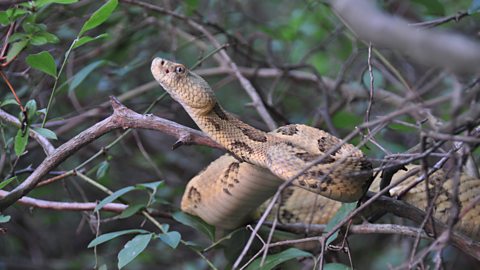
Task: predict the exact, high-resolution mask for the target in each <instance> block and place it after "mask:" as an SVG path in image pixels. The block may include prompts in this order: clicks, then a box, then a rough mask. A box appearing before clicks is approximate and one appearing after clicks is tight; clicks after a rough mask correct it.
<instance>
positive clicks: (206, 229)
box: [172, 212, 215, 241]
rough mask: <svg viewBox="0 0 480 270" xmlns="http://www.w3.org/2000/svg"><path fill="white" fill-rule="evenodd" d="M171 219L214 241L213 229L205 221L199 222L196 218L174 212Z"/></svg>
mask: <svg viewBox="0 0 480 270" xmlns="http://www.w3.org/2000/svg"><path fill="white" fill-rule="evenodd" d="M172 217H173V219H175V220H176V221H178V222H180V223H182V224H183V225H186V226H189V227H192V228H194V229H196V230H198V231H200V232H202V233H204V234H205V235H207V236H208V238H210V240H212V241H214V239H215V227H214V226H212V225H210V224H208V223H206V222H205V221H203V220H201V219H200V218H198V217H195V216H192V215H189V214H186V213H184V212H175V213H173V215H172Z"/></svg>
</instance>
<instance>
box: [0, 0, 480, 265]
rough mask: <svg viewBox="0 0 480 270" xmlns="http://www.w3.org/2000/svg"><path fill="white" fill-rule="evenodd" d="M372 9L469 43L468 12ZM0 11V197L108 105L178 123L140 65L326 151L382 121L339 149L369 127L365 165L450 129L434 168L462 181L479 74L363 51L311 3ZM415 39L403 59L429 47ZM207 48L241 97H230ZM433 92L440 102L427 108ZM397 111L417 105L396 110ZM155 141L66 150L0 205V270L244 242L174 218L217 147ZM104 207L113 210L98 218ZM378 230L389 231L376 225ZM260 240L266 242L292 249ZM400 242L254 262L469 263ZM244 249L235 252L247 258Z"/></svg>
mask: <svg viewBox="0 0 480 270" xmlns="http://www.w3.org/2000/svg"><path fill="white" fill-rule="evenodd" d="M343 2H349V1H343ZM350 2H351V3H349V5H354V4H353V2H355V1H350ZM363 2H364V1H358V3H363ZM347 4H348V3H347ZM355 4H357V3H355ZM377 4H378V6H379V8H380V9H381V10H382V11H383V12H385V13H386V14H388V17H390V16H399V17H403V18H405V19H407V20H409V21H410V22H412V24H411V25H410V26H409V27H411V28H412V29H418V30H419V31H420V30H424V29H428V30H427V31H437V30H441V31H448V32H446V33H447V34H446V35H451V37H452V39H455V37H456V36H455V34H453V32H457V33H460V34H462V35H464V36H468V37H469V38H470V39H477V40H478V34H479V30H480V29H479V17H478V14H477V13H476V11H477V10H478V7H479V6H480V4H479V2H478V1H471V0H465V1H441V0H415V1H395V0H392V1H378V2H377ZM0 7H1V11H0V24H1V26H2V28H1V33H2V36H1V37H2V39H1V42H2V44H1V45H2V46H1V48H2V50H1V51H0V53H1V55H0V56H1V58H0V61H1V65H2V66H1V69H0V72H1V75H2V79H1V80H0V84H1V91H0V192H1V193H0V198H3V197H5V196H6V195H7V194H8V192H7V191H11V190H13V189H14V188H15V187H18V186H19V185H20V184H21V183H22V182H23V181H25V179H27V177H29V176H30V177H32V175H34V174H35V172H36V171H37V169H38V168H39V167H40V166H41V164H42V162H44V161H45V160H46V156H47V155H52V154H54V147H59V146H61V145H63V144H64V143H66V142H67V141H68V140H70V139H71V138H73V137H74V136H76V135H77V134H80V133H81V132H82V131H85V130H86V129H87V128H89V127H91V126H92V125H94V124H95V123H98V122H100V121H101V120H103V119H105V118H107V117H108V116H110V115H111V114H112V108H111V106H110V103H109V96H115V97H118V98H119V99H120V101H121V102H122V103H123V104H124V105H125V106H127V107H128V108H130V109H132V110H134V111H135V112H138V113H144V112H149V113H152V114H154V115H156V116H159V117H161V118H165V119H170V120H172V121H175V122H176V123H179V124H182V125H185V126H188V127H193V128H195V125H194V123H193V122H192V120H191V119H190V118H189V116H188V115H187V114H186V113H185V112H184V110H183V109H182V108H181V106H180V105H179V104H177V103H175V102H173V101H172V100H171V99H170V98H169V97H165V96H164V95H163V94H164V91H163V90H162V89H161V87H160V86H158V85H157V84H156V83H155V82H152V80H153V78H152V76H151V74H150V63H151V60H152V59H153V58H154V57H155V56H161V57H165V58H167V59H173V60H176V61H178V62H182V63H184V64H186V65H187V66H192V65H196V68H195V72H197V73H198V74H201V75H202V76H203V77H204V78H205V79H206V80H207V81H208V82H209V83H210V84H211V86H212V87H213V89H214V90H215V91H216V93H217V95H218V98H219V100H221V103H222V104H223V106H224V107H225V108H226V109H228V110H229V111H231V112H233V113H234V114H236V115H238V116H239V117H240V118H241V119H243V120H245V121H246V122H248V123H250V124H252V125H254V126H256V127H258V128H260V129H263V130H271V129H272V128H274V127H275V126H276V125H278V126H280V125H283V124H286V123H305V124H308V125H311V126H315V127H318V128H321V129H324V130H327V131H329V132H330V133H332V134H334V135H337V136H338V137H341V138H343V137H345V136H346V135H347V134H349V132H351V131H352V130H354V129H355V128H356V127H358V126H361V125H362V124H364V123H366V122H368V121H369V120H370V121H372V120H377V119H380V118H381V117H385V116H387V118H383V119H385V120H384V121H381V122H379V123H378V124H377V125H372V126H369V127H370V128H371V129H370V130H368V131H366V130H363V131H362V132H365V133H361V134H359V136H356V137H355V138H354V139H352V140H351V143H354V144H358V143H359V142H360V141H361V140H362V139H363V138H364V137H363V135H366V134H367V133H369V132H372V134H373V135H374V137H373V138H372V139H371V140H369V141H368V142H367V144H366V145H364V146H362V150H363V151H364V152H365V153H366V154H367V155H368V157H369V158H371V159H372V160H373V161H374V162H375V166H376V167H379V166H381V164H382V161H385V160H387V159H390V158H404V159H407V158H412V159H413V160H417V161H418V160H419V159H420V158H421V157H422V156H421V154H422V153H423V151H426V149H419V148H418V147H417V148H413V147H415V146H418V145H419V143H420V142H421V139H422V138H425V137H428V138H431V139H433V140H436V141H435V142H440V141H441V142H444V141H448V140H449V139H448V138H447V139H445V137H442V138H441V137H439V136H436V135H438V134H440V135H443V134H457V135H462V136H464V137H462V138H464V139H465V138H467V137H468V138H471V139H470V141H467V143H468V147H466V148H463V149H465V151H463V152H462V153H461V154H459V155H458V156H455V157H454V158H451V159H450V160H449V162H447V165H446V166H449V165H448V164H450V167H455V164H456V163H455V160H456V159H459V160H462V161H464V162H465V163H467V164H468V165H469V166H470V167H469V168H470V169H469V172H472V171H473V172H475V171H476V167H475V166H474V165H475V162H474V161H475V160H476V159H477V158H478V153H479V152H478V150H477V148H476V146H477V144H478V131H477V130H476V128H477V125H478V123H477V120H478V111H479V108H478V106H479V105H478V104H477V99H478V91H477V90H478V89H477V88H478V85H477V83H478V77H475V76H478V74H479V73H478V72H479V68H475V67H474V68H470V66H471V65H469V63H463V62H461V63H460V64H459V65H457V63H456V62H455V63H454V62H453V61H451V62H450V63H447V64H442V63H441V61H442V59H443V58H445V59H449V58H448V57H447V56H448V55H436V56H435V55H434V56H429V58H430V59H431V60H432V61H430V62H429V61H424V60H422V59H420V60H419V58H417V57H412V56H411V55H410V56H409V50H404V51H402V49H401V48H393V49H392V48H390V47H388V46H386V45H385V44H381V45H383V46H381V45H380V46H377V43H378V42H377V41H373V46H371V47H369V42H368V41H363V40H362V39H359V38H357V36H356V35H355V34H354V33H353V32H352V31H351V30H350V29H349V27H347V26H346V21H345V18H342V19H340V17H341V16H339V13H340V14H342V13H341V12H340V11H339V9H338V7H335V6H334V5H333V6H332V5H331V4H329V3H327V2H324V1H215V0H206V1H202V0H188V1H168V0H165V1H149V2H147V1H136V0H124V1H119V2H118V3H117V1H115V0H109V1H90V0H84V1H75V0H37V1H0ZM336 8H337V9H336ZM359 11H361V10H359ZM362 16H363V15H362ZM373 19H374V18H372V21H373ZM347 25H348V20H347ZM432 29H433V30H432ZM421 33H422V32H421ZM381 38H382V37H380V39H381ZM384 39H385V42H388V39H389V38H388V37H385V38H384ZM214 41H215V42H217V43H218V44H215V42H214ZM462 41H464V40H462ZM447 43H448V42H447ZM422 44H423V43H419V44H417V45H415V46H416V47H415V48H418V50H419V51H421V52H422V53H423V52H428V51H429V48H422V47H421V46H422ZM219 45H220V47H221V48H223V49H225V51H226V53H227V56H228V57H229V58H231V60H232V61H233V62H234V63H235V64H236V66H237V67H238V71H239V73H240V74H242V75H241V76H244V77H246V78H248V80H249V82H250V83H251V84H252V86H253V87H254V91H253V92H250V93H249V92H248V91H245V84H244V83H243V84H242V83H240V80H239V78H240V77H241V76H240V77H239V75H238V74H237V75H235V74H234V72H233V71H235V67H234V66H232V65H231V63H230V62H229V61H230V60H229V59H228V58H226V57H225V55H222V54H221V53H220V50H219V48H218V47H219ZM424 46H427V45H425V44H424ZM445 46H446V47H447V46H448V44H445ZM432 50H433V49H432ZM458 53H459V55H460V54H461V53H462V51H461V50H458ZM436 58H438V59H436ZM437 60H438V61H437ZM470 60H475V59H470ZM437 62H438V63H437ZM476 63H479V62H476ZM478 66H480V65H478ZM457 67H458V68H457ZM13 92H15V93H16V96H18V98H16V97H15V95H14V94H13ZM438 97H445V98H444V100H441V101H438V102H435V100H436V98H438ZM252 100H253V101H254V102H252ZM412 105H418V106H417V107H415V108H413V107H412V108H413V109H411V110H405V108H410V107H408V106H412ZM262 108H263V109H264V110H265V111H262ZM402 109H403V111H402ZM395 112H397V114H392V113H395ZM469 117H470V118H469ZM465 119H467V120H468V121H467V120H465ZM364 127H365V126H364ZM428 132H433V133H428ZM475 132H477V133H475ZM173 133H174V134H175V132H173ZM176 134H177V135H179V134H180V133H179V132H178V131H177V133H176ZM425 134H430V135H431V136H430V135H425ZM29 135H30V136H29ZM171 135H172V133H170V135H168V134H165V133H162V132H159V131H152V130H144V129H129V130H123V129H116V130H113V131H111V132H108V133H107V134H105V135H104V136H102V137H101V138H98V139H96V140H94V141H93V142H92V143H90V144H88V145H87V146H85V147H83V148H81V149H78V150H76V149H75V150H74V151H71V152H70V153H69V154H68V157H66V159H65V161H63V162H61V164H60V163H59V164H60V165H59V166H56V168H55V169H54V170H51V171H50V172H49V173H48V174H47V175H45V176H44V177H42V178H41V180H42V182H41V184H39V185H35V188H34V189H32V190H31V191H30V192H29V193H28V195H27V196H28V197H29V198H30V200H25V199H24V200H23V201H18V202H16V203H15V204H14V205H13V206H10V207H6V206H5V204H3V205H2V201H1V200H0V208H6V209H4V210H3V211H2V212H1V214H0V269H86V268H93V267H95V268H99V269H115V268H117V267H123V266H124V265H127V266H125V267H126V268H127V269H152V268H158V267H160V266H161V267H165V268H166V269H207V268H215V267H216V268H218V269H224V268H229V267H231V265H232V264H233V263H234V262H235V260H236V259H237V257H238V254H239V252H240V251H241V250H242V248H243V247H244V246H245V241H246V240H247V239H248V237H249V236H250V235H249V232H250V231H249V230H248V229H245V228H240V229H239V230H237V231H235V232H234V233H231V234H226V235H227V237H226V238H224V239H221V240H220V241H217V240H218V239H217V240H215V237H214V236H215V232H214V228H212V227H210V226H208V225H207V224H204V223H203V222H202V221H200V220H198V219H195V218H192V217H190V216H187V215H185V214H183V213H181V212H179V200H180V198H181V195H182V194H183V191H184V187H185V185H186V183H187V181H188V180H189V179H190V178H191V177H193V176H194V175H195V174H197V173H198V172H199V171H200V170H201V169H202V168H204V167H205V166H206V165H207V164H209V163H210V162H211V161H212V160H214V159H215V158H216V157H218V156H219V155H221V154H222V153H223V151H222V150H219V149H214V148H211V147H208V146H205V145H194V146H181V147H178V148H177V149H175V150H174V151H172V145H174V144H175V142H176V141H177V139H178V136H177V138H175V136H171ZM429 136H430V137H429ZM465 140H467V139H465ZM464 142H465V141H464ZM432 144H434V143H432ZM451 148H452V144H450V143H445V144H444V145H442V148H440V149H439V150H438V151H436V153H438V155H437V156H433V157H431V158H430V159H429V161H431V162H432V163H434V162H437V161H438V160H439V159H440V158H441V157H442V156H441V154H442V153H448V151H449V149H451ZM57 149H58V148H57ZM402 153H403V154H405V155H403V156H402V155H396V154H402ZM452 160H453V161H452ZM467 160H469V162H467ZM452 164H453V165H452ZM471 168H474V169H471ZM38 180H40V179H38ZM27 191H29V190H27ZM112 192H115V193H113V195H110V196H109V197H107V196H108V195H109V193H110V194H111V193H112ZM105 198H107V199H106V200H103V201H102V202H101V203H100V206H98V205H97V206H96V204H95V202H99V201H101V200H102V199H105ZM115 199H119V200H115ZM114 201H115V202H116V203H120V204H110V205H109V206H110V208H105V209H103V210H109V211H103V210H100V209H101V208H102V206H103V205H106V204H107V203H111V202H114ZM87 202H92V203H93V204H85V203H87ZM4 203H5V201H4ZM82 203H83V204H82ZM127 206H128V208H127ZM385 221H386V222H394V223H401V222H402V220H399V218H396V217H393V216H389V217H387V218H386V219H385ZM407 224H410V225H412V224H411V223H408V222H407ZM412 226H415V225H412ZM264 231H265V232H267V233H268V228H267V227H265V228H264ZM111 232H117V233H116V234H107V233H111ZM277 233H278V234H279V235H278V237H279V239H290V238H291V237H292V234H290V233H281V232H280V231H278V232H277ZM102 234H103V235H104V236H103V237H100V238H96V237H97V236H99V235H102ZM217 234H219V233H218V232H217ZM105 235H106V236H105ZM304 236H305V235H304V234H299V235H296V236H295V237H296V238H302V237H304ZM95 238H96V240H95V242H91V241H92V240H93V239H95ZM216 241H217V242H216ZM415 241H416V240H415V238H414V237H407V236H402V235H388V236H385V235H380V236H379V235H376V234H353V235H352V236H350V237H349V241H348V243H349V245H348V248H347V249H345V248H342V249H339V250H333V249H332V250H330V251H328V252H322V253H320V251H319V249H318V248H317V250H313V251H312V250H307V251H308V252H307V251H301V250H300V249H301V248H302V247H297V248H300V249H297V248H295V249H288V250H286V248H284V249H278V248H272V249H270V253H271V254H277V255H273V257H272V256H269V257H267V263H270V264H269V265H270V266H271V267H274V266H275V265H276V263H279V262H283V261H287V260H288V262H286V263H285V264H284V265H283V267H284V268H282V269H288V268H291V269H299V268H301V267H304V268H306V269H309V268H311V267H313V266H314V265H315V263H314V262H315V261H316V260H317V259H318V256H319V254H322V257H324V259H325V263H326V265H325V268H328V269H348V267H352V266H353V267H355V268H356V269H385V268H388V267H400V268H408V267H413V268H415V267H419V269H426V268H429V267H435V268H441V267H443V268H446V269H452V268H453V267H464V268H465V269H467V268H468V267H474V266H475V264H477V265H478V261H476V260H475V258H474V256H472V255H471V253H470V255H467V254H466V253H465V251H464V250H461V249H458V248H455V247H453V246H450V245H448V244H446V243H441V247H440V248H436V249H429V248H431V247H432V245H431V244H432V241H434V240H432V239H429V240H422V241H420V243H419V244H418V247H417V248H413V246H414V245H415ZM96 244H98V246H97V247H96V248H94V246H96ZM256 245H257V246H259V247H261V245H260V242H258V243H256ZM282 250H283V252H282ZM285 250H286V251H285ZM345 251H348V252H345ZM280 252H282V253H280ZM422 252H423V253H422ZM476 252H477V253H476V254H480V252H479V251H478V250H477V251H476ZM138 254H140V255H139V256H138V257H137V256H136V255H138ZM254 254H255V252H254V249H253V248H252V249H251V251H250V253H249V256H250V257H251V256H253V255H254ZM477 256H478V255H477ZM250 257H249V258H250ZM292 258H297V259H299V260H289V259H292ZM477 259H478V257H477ZM409 261H410V262H415V263H414V264H413V266H412V264H410V265H409V264H408V262H409ZM245 262H246V260H245V261H244V263H245ZM255 263H257V265H258V263H259V261H257V262H255ZM267 266H268V264H267ZM267 266H265V269H270V268H268V267H267ZM250 267H251V269H255V268H256V266H255V265H253V266H252V265H251V266H250Z"/></svg>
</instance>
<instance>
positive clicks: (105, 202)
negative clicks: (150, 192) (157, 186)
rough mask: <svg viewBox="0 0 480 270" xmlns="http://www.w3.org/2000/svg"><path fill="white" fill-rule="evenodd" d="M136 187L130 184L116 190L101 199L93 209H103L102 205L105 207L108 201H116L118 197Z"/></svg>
mask: <svg viewBox="0 0 480 270" xmlns="http://www.w3.org/2000/svg"><path fill="white" fill-rule="evenodd" d="M134 189H135V188H134V187H132V186H129V187H124V188H122V189H119V190H117V191H115V192H114V193H112V194H111V195H110V196H108V197H106V198H105V199H103V200H102V201H100V202H99V203H98V205H97V206H96V207H95V209H94V210H93V211H98V210H100V209H102V207H104V206H105V205H106V204H107V203H111V202H113V201H115V200H116V199H117V198H118V197H121V196H122V195H124V194H125V193H127V192H129V191H132V190H134Z"/></svg>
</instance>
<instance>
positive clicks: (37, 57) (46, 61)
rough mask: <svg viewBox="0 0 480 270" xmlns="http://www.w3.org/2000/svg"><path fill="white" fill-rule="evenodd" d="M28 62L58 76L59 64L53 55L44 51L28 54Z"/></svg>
mask: <svg viewBox="0 0 480 270" xmlns="http://www.w3.org/2000/svg"><path fill="white" fill-rule="evenodd" d="M26 60H27V64H28V65H29V66H31V67H32V68H34V69H38V70H40V71H43V72H45V73H47V74H48V75H50V76H53V77H55V78H56V77H57V65H56V64H55V60H54V59H53V57H52V55H51V54H50V53H49V52H47V51H43V52H40V53H37V54H32V55H29V56H27V59H26Z"/></svg>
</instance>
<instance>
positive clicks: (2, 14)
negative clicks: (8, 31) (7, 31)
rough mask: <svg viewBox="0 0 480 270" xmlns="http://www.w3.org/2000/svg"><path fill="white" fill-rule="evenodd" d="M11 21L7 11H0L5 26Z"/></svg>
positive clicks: (0, 22) (1, 21) (0, 18)
mask: <svg viewBox="0 0 480 270" xmlns="http://www.w3.org/2000/svg"><path fill="white" fill-rule="evenodd" d="M9 23H10V19H9V18H8V15H7V12H6V11H0V24H1V25H4V26H5V25H7V24H9Z"/></svg>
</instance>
